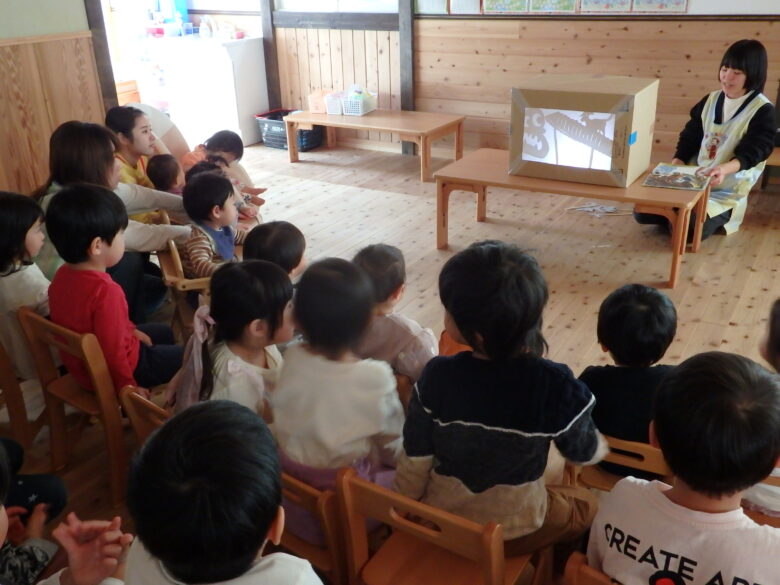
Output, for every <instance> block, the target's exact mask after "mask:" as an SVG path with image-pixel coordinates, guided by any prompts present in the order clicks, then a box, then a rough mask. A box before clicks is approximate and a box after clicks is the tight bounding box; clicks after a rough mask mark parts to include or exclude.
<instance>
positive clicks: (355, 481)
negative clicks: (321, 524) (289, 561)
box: [337, 469, 504, 585]
mask: <svg viewBox="0 0 780 585" xmlns="http://www.w3.org/2000/svg"><path fill="white" fill-rule="evenodd" d="M337 493H338V494H339V499H340V503H341V507H342V518H343V519H344V522H345V524H346V526H345V537H346V540H347V551H348V573H349V574H350V576H351V579H352V578H354V576H356V575H359V574H360V572H361V569H362V568H363V566H364V565H365V564H366V563H367V562H368V559H369V551H368V539H367V534H366V519H368V518H373V519H375V520H379V521H380V522H383V523H384V524H388V525H389V526H391V527H392V528H393V529H395V530H399V531H403V532H406V533H408V534H410V535H412V536H414V537H415V538H418V539H419V540H422V541H425V542H429V543H431V544H434V545H436V546H439V547H441V548H443V549H446V550H449V551H451V552H453V553H455V554H457V555H459V556H462V557H465V558H467V559H470V560H472V561H474V562H476V563H478V564H479V565H480V566H481V567H482V569H483V575H484V582H485V584H486V585H500V584H503V582H504V541H503V531H502V528H501V526H500V525H498V524H495V523H488V524H485V525H484V526H483V525H480V524H477V523H476V522H472V521H471V520H467V519H465V518H462V517H460V516H456V515H454V514H451V513H449V512H445V511H444V510H439V509H437V508H433V507H432V506H428V505H426V504H423V503H421V502H417V501H415V500H412V499H410V498H407V497H405V496H402V495H401V494H398V493H396V492H393V491H390V490H388V489H385V488H383V487H381V486H378V485H376V484H374V483H371V482H369V481H366V480H364V479H362V478H360V477H358V476H357V474H356V472H355V470H354V469H343V470H341V471H340V472H339V476H338V488H337ZM410 518H419V519H420V520H422V521H424V522H425V523H426V525H423V524H421V523H418V522H416V521H413V520H411V519H410ZM431 525H432V526H431ZM442 570H443V571H446V567H442Z"/></svg>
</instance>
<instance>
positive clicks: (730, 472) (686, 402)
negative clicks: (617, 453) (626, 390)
mask: <svg viewBox="0 0 780 585" xmlns="http://www.w3.org/2000/svg"><path fill="white" fill-rule="evenodd" d="M650 438H651V439H650V440H651V443H652V444H654V445H655V446H657V447H660V448H661V451H663V454H664V457H665V458H666V462H667V463H668V464H669V467H670V468H671V470H672V472H673V473H674V476H675V481H674V485H673V486H672V487H670V486H668V485H666V484H664V483H661V482H658V481H653V482H648V481H645V480H641V479H635V478H633V477H627V478H625V479H622V480H621V481H619V482H618V483H617V485H615V487H614V488H613V489H612V491H611V492H610V493H608V494H606V495H605V496H604V497H603V498H602V500H601V505H600V509H599V512H598V514H597V515H596V519H595V521H594V522H593V527H592V529H591V533H590V534H591V538H590V542H589V543H588V564H589V565H590V566H592V567H594V568H595V569H598V570H600V571H603V572H604V573H606V574H607V575H609V576H610V577H611V578H612V579H616V580H617V581H619V582H621V583H667V582H668V583H691V584H694V583H695V584H697V585H698V584H702V585H714V584H716V583H722V584H724V585H725V584H729V585H739V584H746V583H749V584H751V585H753V584H758V583H777V582H778V575H779V574H780V573H778V564H777V551H778V550H780V530H778V529H776V528H771V527H769V526H759V525H757V524H755V523H754V522H753V521H752V520H751V519H750V518H748V517H747V516H746V515H745V513H744V512H743V511H742V508H741V507H740V499H741V497H742V493H743V492H744V490H745V489H747V488H749V487H750V486H752V485H755V484H756V483H758V482H760V481H761V480H763V479H764V478H765V477H766V476H767V475H769V473H770V472H771V471H772V468H773V467H774V466H775V465H777V461H778V458H779V457H780V378H778V376H776V375H774V374H770V373H769V372H767V371H766V370H765V369H764V368H762V367H761V366H759V365H758V364H756V363H755V362H753V361H751V360H749V359H747V358H744V357H741V356H738V355H734V354H728V353H721V352H709V353H703V354H699V355H696V356H693V357H692V358H689V359H687V360H686V361H684V362H683V363H682V364H680V365H679V366H677V367H676V368H675V369H674V370H673V371H672V372H671V373H670V374H669V375H668V376H667V377H666V378H664V380H663V382H662V383H661V386H659V388H658V390H657V391H656V397H655V406H654V411H653V426H652V427H651V430H650ZM662 577H666V579H665V580H664V579H663V578H662Z"/></svg>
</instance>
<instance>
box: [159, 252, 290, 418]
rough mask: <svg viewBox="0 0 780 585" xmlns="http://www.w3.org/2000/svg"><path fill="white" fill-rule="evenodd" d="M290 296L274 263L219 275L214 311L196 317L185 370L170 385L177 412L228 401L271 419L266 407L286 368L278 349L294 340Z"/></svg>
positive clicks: (238, 266) (228, 268)
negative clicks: (211, 401) (211, 327)
mask: <svg viewBox="0 0 780 585" xmlns="http://www.w3.org/2000/svg"><path fill="white" fill-rule="evenodd" d="M292 296H293V289H292V283H291V282H290V279H289V278H288V277H287V275H286V274H285V273H284V271H283V270H282V269H281V268H279V267H278V266H276V265H274V264H271V263H270V262H264V261H262V260H249V261H244V262H238V263H235V264H233V263H231V264H225V265H224V266H222V267H221V268H220V269H219V270H217V271H216V272H215V273H214V276H212V277H211V307H210V310H209V309H208V308H206V307H201V308H200V309H198V311H197V312H196V313H195V320H196V322H195V332H194V333H193V336H192V337H191V341H190V343H189V344H188V345H187V349H186V352H185V360H184V363H185V366H184V367H183V368H182V370H181V371H180V372H179V373H178V374H176V377H175V378H174V380H171V383H170V384H168V393H169V400H168V402H169V403H173V404H174V407H175V410H176V412H180V411H181V410H183V409H185V408H187V407H188V406H190V405H191V404H194V403H195V402H200V401H203V400H222V399H225V400H232V401H233V402H238V403H239V404H242V405H244V406H246V407H247V408H251V409H252V410H254V411H255V412H257V413H258V414H261V415H263V414H265V415H267V418H270V412H268V410H269V409H266V408H265V405H266V401H267V399H268V393H270V392H272V391H273V389H274V387H275V386H276V383H277V381H278V378H279V372H280V370H281V367H282V356H281V354H280V353H279V350H278V349H276V345H275V344H276V343H283V342H286V341H289V340H290V338H291V337H292V334H293V324H292ZM209 325H213V332H212V333H211V334H210V335H209V331H208V329H209ZM201 360H202V361H201Z"/></svg>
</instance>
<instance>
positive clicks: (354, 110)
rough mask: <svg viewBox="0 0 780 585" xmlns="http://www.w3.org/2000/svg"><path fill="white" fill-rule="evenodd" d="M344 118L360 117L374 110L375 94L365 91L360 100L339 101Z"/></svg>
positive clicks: (345, 99) (346, 99)
mask: <svg viewBox="0 0 780 585" xmlns="http://www.w3.org/2000/svg"><path fill="white" fill-rule="evenodd" d="M341 107H342V108H344V115H345V116H362V115H364V114H368V113H369V112H373V111H374V110H376V94H375V93H371V92H370V91H366V95H364V96H363V97H362V98H350V97H345V98H344V99H342V100H341Z"/></svg>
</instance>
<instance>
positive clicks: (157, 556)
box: [127, 400, 321, 585]
mask: <svg viewBox="0 0 780 585" xmlns="http://www.w3.org/2000/svg"><path fill="white" fill-rule="evenodd" d="M281 501H282V486H281V473H280V469H279V459H278V456H277V454H276V445H275V444H274V440H273V437H271V433H270V432H269V431H268V428H267V427H266V425H265V423H264V422H263V421H262V419H261V418H260V417H258V416H257V415H256V414H255V413H254V412H252V411H251V410H249V409H248V408H245V407H243V406H241V405H239V404H235V403H234V402H230V401H227V400H216V401H209V402H203V403H201V404H196V405H194V406H192V407H191V408H188V409H187V410H185V411H183V412H181V413H179V414H178V415H176V416H175V417H173V418H172V419H171V420H169V421H168V422H166V423H165V425H163V427H162V428H160V429H159V430H158V431H157V432H156V433H155V434H153V435H152V436H151V437H150V438H149V440H148V441H147V442H146V444H145V445H144V446H143V447H142V448H141V451H140V453H139V454H138V456H137V457H136V459H135V461H134V462H133V464H132V466H131V469H130V477H129V481H128V489H127V507H128V508H129V510H130V514H131V516H132V518H133V521H134V522H135V527H136V530H137V533H138V539H137V541H136V542H135V544H134V545H133V547H132V549H131V550H130V556H129V558H128V562H127V583H132V584H134V585H175V584H177V583H187V584H195V583H222V584H226V585H227V584H235V585H251V584H260V583H263V584H267V585H288V584H293V583H294V584H296V585H321V581H320V579H319V578H318V577H317V575H316V574H315V573H314V571H313V570H312V568H311V565H310V564H309V562H308V561H305V560H303V559H299V558H297V557H294V556H291V555H288V554H285V553H272V554H268V555H264V554H263V548H264V547H265V544H266V542H268V541H269V540H270V541H271V542H273V543H274V544H279V541H280V538H281V535H282V530H283V529H284V523H285V514H284V509H283V508H282V507H281Z"/></svg>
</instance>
